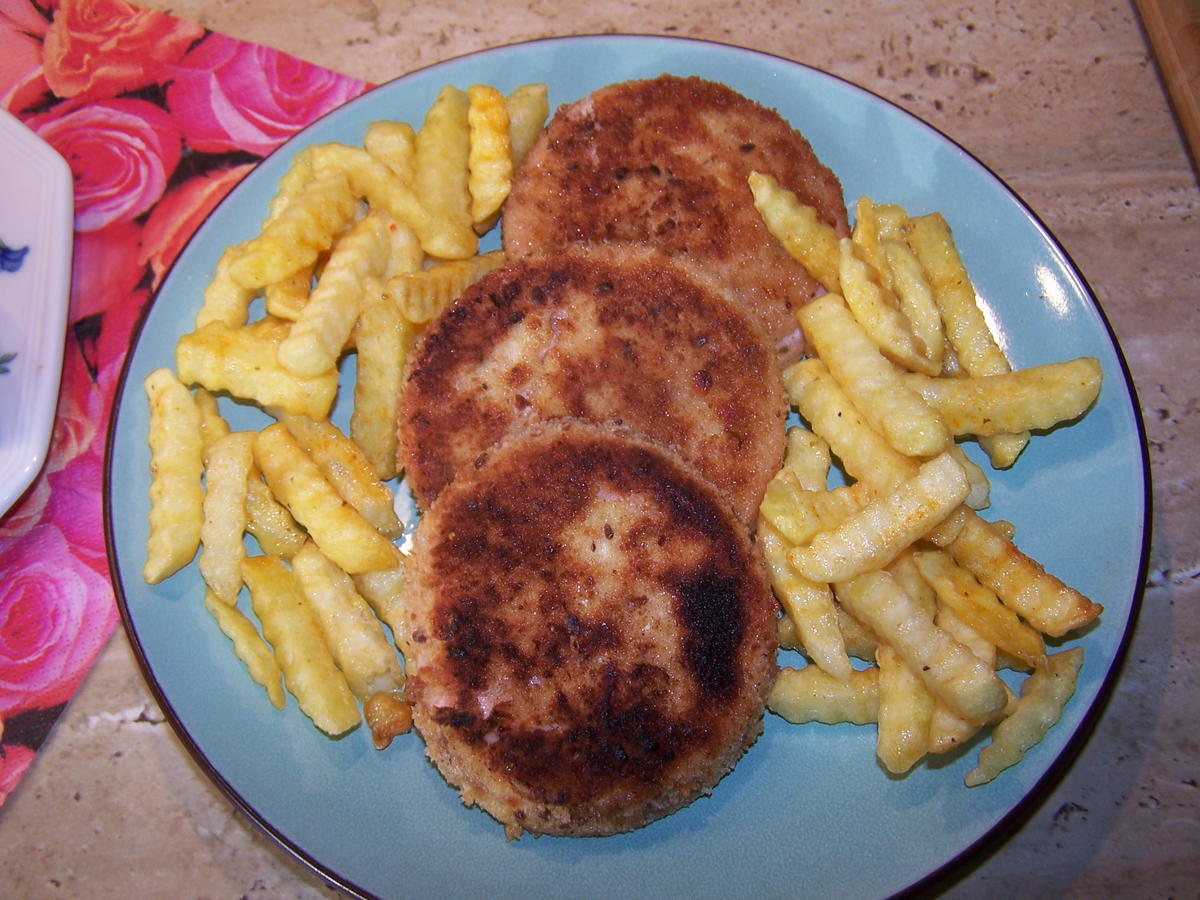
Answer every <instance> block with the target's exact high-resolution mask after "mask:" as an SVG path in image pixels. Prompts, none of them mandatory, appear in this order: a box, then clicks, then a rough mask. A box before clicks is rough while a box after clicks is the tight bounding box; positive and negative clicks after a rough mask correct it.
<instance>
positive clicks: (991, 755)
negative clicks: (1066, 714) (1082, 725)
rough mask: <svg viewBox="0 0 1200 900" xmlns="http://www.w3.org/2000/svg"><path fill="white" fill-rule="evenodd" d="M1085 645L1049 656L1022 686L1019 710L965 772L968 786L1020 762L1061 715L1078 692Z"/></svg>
mask: <svg viewBox="0 0 1200 900" xmlns="http://www.w3.org/2000/svg"><path fill="white" fill-rule="evenodd" d="M1082 665H1083V648H1082V647H1073V648H1071V649H1070V650H1064V651H1062V652H1060V653H1055V654H1053V655H1052V656H1050V657H1048V659H1047V665H1046V667H1045V668H1044V669H1037V670H1035V671H1034V673H1033V674H1032V675H1030V676H1029V677H1028V678H1027V679H1025V682H1024V683H1023V684H1022V685H1021V698H1020V699H1019V700H1018V701H1017V704H1016V709H1015V710H1014V711H1013V713H1012V714H1011V715H1010V716H1008V717H1007V718H1006V719H1004V721H1002V722H1001V723H1000V724H999V725H997V726H996V728H995V730H994V731H993V732H992V742H991V743H990V744H988V745H987V746H986V747H984V748H983V749H982V750H980V751H979V763H978V765H977V766H976V767H975V768H974V769H972V770H971V771H970V772H968V773H967V774H966V777H965V778H964V781H965V782H966V785H967V787H977V786H979V785H981V784H986V783H987V782H989V781H991V780H992V779H993V778H995V777H996V776H997V775H999V774H1000V773H1001V772H1002V771H1004V770H1005V769H1007V768H1008V767H1009V766H1013V765H1016V764H1017V763H1018V762H1020V761H1021V758H1022V757H1023V756H1024V755H1025V752H1026V751H1027V750H1029V748H1030V747H1033V746H1034V745H1035V744H1037V743H1038V742H1039V741H1040V740H1041V739H1042V738H1044V737H1045V736H1046V733H1047V732H1048V731H1049V730H1050V729H1051V728H1052V727H1053V726H1054V724H1055V723H1056V722H1057V721H1058V720H1059V719H1060V718H1061V717H1062V711H1063V708H1064V707H1065V706H1066V705H1067V701H1068V700H1070V699H1071V696H1072V695H1073V694H1074V693H1075V683H1076V680H1077V679H1078V677H1079V669H1080V667H1081V666H1082Z"/></svg>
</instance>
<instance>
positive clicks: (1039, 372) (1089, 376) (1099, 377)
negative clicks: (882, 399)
mask: <svg viewBox="0 0 1200 900" xmlns="http://www.w3.org/2000/svg"><path fill="white" fill-rule="evenodd" d="M1103 378H1104V375H1103V373H1102V371H1101V369H1100V361H1099V360H1097V359H1094V358H1092V357H1090V356H1084V357H1080V358H1078V359H1073V360H1070V361H1068V362H1059V363H1048V364H1046V365H1041V366H1032V367H1030V368H1027V369H1018V370H1017V371H1015V372H1005V373H1003V374H999V375H982V376H979V377H970V376H968V377H966V378H927V377H925V376H923V375H917V374H912V373H910V374H908V375H906V376H905V378H904V381H905V384H906V385H908V387H909V388H911V389H912V390H914V391H916V392H917V393H919V394H920V395H921V396H922V397H924V398H925V401H926V402H927V403H929V405H930V406H932V407H933V408H934V409H936V410H937V411H938V413H939V414H940V415H941V417H942V420H943V421H944V422H945V423H946V425H947V427H948V428H950V430H951V431H953V432H954V433H955V434H956V435H975V436H977V437H987V436H993V435H998V434H1004V433H1012V432H1018V431H1029V430H1032V429H1045V428H1053V427H1054V426H1055V425H1057V424H1059V423H1060V422H1065V421H1068V420H1070V419H1074V418H1076V417H1078V416H1081V415H1083V413H1084V412H1086V411H1087V409H1088V407H1090V406H1091V405H1092V403H1094V402H1095V400H1096V397H1097V396H1098V395H1099V394H1100V385H1101V383H1102V381H1103Z"/></svg>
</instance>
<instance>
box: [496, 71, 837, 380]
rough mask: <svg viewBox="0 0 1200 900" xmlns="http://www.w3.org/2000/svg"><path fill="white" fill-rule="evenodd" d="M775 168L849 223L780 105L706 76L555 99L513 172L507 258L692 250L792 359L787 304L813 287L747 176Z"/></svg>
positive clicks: (827, 214)
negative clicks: (591, 249) (561, 250)
mask: <svg viewBox="0 0 1200 900" xmlns="http://www.w3.org/2000/svg"><path fill="white" fill-rule="evenodd" d="M753 171H759V172H765V173H769V174H770V175H772V176H773V177H774V178H775V179H776V180H777V181H778V182H779V183H780V184H781V185H783V186H784V187H785V188H787V189H788V190H791V191H794V192H795V193H796V194H797V196H798V197H799V198H800V199H801V200H802V201H803V202H804V203H807V204H809V205H811V206H812V207H814V208H815V209H816V210H817V217H818V218H819V220H820V221H822V222H824V223H826V224H827V225H829V226H830V227H832V228H833V229H834V231H835V233H837V234H838V235H839V236H843V237H844V236H847V235H848V234H849V230H848V225H847V220H846V209H845V204H844V203H843V201H842V190H841V186H840V184H839V183H838V180H837V178H836V177H835V175H834V174H833V172H831V171H830V170H829V169H828V168H827V167H826V166H825V165H824V164H823V163H822V162H821V161H820V160H818V159H817V157H816V155H815V154H814V153H813V150H812V147H811V146H810V145H809V143H808V141H807V140H806V139H805V138H804V137H803V135H801V134H800V133H799V132H798V131H796V130H795V128H793V127H792V125H790V124H789V123H788V122H786V121H785V120H784V119H783V117H782V116H780V115H779V114H778V113H776V112H775V111H773V110H769V109H767V108H765V107H763V106H760V105H759V104H757V103H755V102H754V101H752V100H750V99H748V98H746V97H744V96H742V95H741V94H739V93H737V92H736V91H734V90H732V89H730V88H728V87H726V86H724V85H721V84H717V83H715V82H712V81H706V80H703V79H700V78H695V77H692V78H680V77H676V76H672V75H662V76H660V77H658V78H652V79H646V80H640V81H627V82H622V83H620V84H614V85H610V86H608V87H604V88H601V89H600V90H598V91H595V92H594V93H592V94H590V95H589V96H587V97H585V98H583V99H582V100H579V101H577V102H575V103H572V104H570V105H567V106H564V107H562V108H561V109H559V110H558V111H557V112H556V113H555V115H554V117H553V119H552V120H551V122H550V124H549V126H548V127H547V128H546V130H545V132H544V133H543V134H542V135H541V137H539V138H538V140H537V142H536V143H535V144H534V146H533V148H532V149H531V150H530V151H529V154H528V156H526V158H525V161H524V163H523V164H522V165H521V167H520V168H519V169H518V170H517V173H516V175H515V176H514V178H513V186H512V191H511V193H510V195H509V199H508V202H507V203H506V205H505V208H504V215H503V222H502V226H501V227H502V229H503V235H504V249H505V250H506V251H507V253H508V254H509V256H510V257H511V258H521V257H524V256H528V255H544V254H545V253H546V252H547V250H548V248H552V247H554V246H556V245H560V244H563V243H564V242H574V241H592V242H594V241H603V242H609V241H628V242H634V243H639V244H650V245H653V246H655V247H657V248H659V249H661V250H664V251H666V252H668V253H672V254H680V255H686V256H687V257H689V258H690V259H691V260H692V261H693V262H694V263H696V264H698V265H704V266H707V267H709V268H710V269H711V270H712V271H714V272H715V273H717V274H718V275H720V276H721V277H722V278H724V279H725V280H727V281H728V282H729V283H730V285H731V286H732V287H733V289H734V291H735V292H736V293H737V294H738V296H740V297H741V298H742V302H743V303H745V305H746V308H747V310H748V311H749V312H750V313H751V314H752V315H753V316H755V317H757V318H758V319H759V320H760V321H761V322H762V325H763V328H764V330H765V331H766V333H767V336H768V339H769V340H770V341H771V342H772V344H774V345H775V346H776V347H777V348H778V349H779V351H780V353H781V354H783V358H784V360H785V361H786V360H791V359H794V358H795V357H796V356H797V355H798V354H799V352H800V350H801V335H800V333H799V329H798V328H797V326H796V321H795V318H794V317H793V313H794V311H795V310H796V309H797V308H799V307H800V306H802V305H804V304H805V303H806V302H808V301H809V300H810V299H812V297H813V296H815V295H816V293H817V292H818V290H819V289H820V286H819V284H818V283H817V281H816V280H815V279H814V278H813V277H812V276H811V275H810V274H809V273H808V272H807V270H806V269H805V268H804V266H803V265H801V264H800V263H799V262H797V261H796V260H794V259H793V258H792V257H791V256H789V255H788V254H787V253H786V252H785V251H784V248H783V247H781V246H780V245H779V243H778V242H777V241H775V240H774V239H772V237H771V234H770V232H769V231H768V229H767V227H766V226H765V225H764V224H763V221H762V219H761V218H760V217H759V215H758V212H757V211H756V210H755V208H754V200H753V197H752V195H751V193H750V190H749V189H748V186H747V177H748V176H749V175H750V173H751V172H753Z"/></svg>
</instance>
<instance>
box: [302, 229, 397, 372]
mask: <svg viewBox="0 0 1200 900" xmlns="http://www.w3.org/2000/svg"><path fill="white" fill-rule="evenodd" d="M389 250H390V234H389V232H388V223H387V221H386V219H385V218H384V217H383V216H381V215H378V214H375V213H371V214H370V215H368V216H366V217H365V218H363V219H362V220H360V221H359V222H357V223H356V224H355V225H354V226H353V227H352V228H351V229H350V230H349V231H348V232H347V233H346V234H345V235H344V236H343V237H342V238H341V239H339V240H338V242H337V244H336V245H335V246H334V248H333V251H332V252H331V253H330V255H329V262H328V263H327V264H326V265H325V268H324V270H323V271H322V272H321V277H320V279H319V280H318V281H317V285H316V287H314V288H313V291H312V295H311V296H310V297H309V298H308V302H307V303H305V304H304V307H303V308H302V309H301V310H300V313H299V315H298V316H297V318H296V321H295V323H294V324H293V325H292V327H291V330H290V331H289V332H288V336H287V337H286V338H284V339H283V341H281V342H280V344H279V362H280V363H281V364H282V365H283V367H284V368H285V369H287V370H288V372H290V373H291V374H292V375H295V376H296V377H297V378H312V377H314V376H317V375H320V374H322V373H323V372H328V371H329V370H330V369H331V368H334V367H335V366H336V365H337V360H338V357H339V356H340V355H341V352H342V349H343V348H344V347H345V346H346V341H347V340H348V339H349V337H350V332H351V331H352V330H353V328H354V323H355V322H356V321H358V311H359V308H360V307H361V305H362V295H363V288H364V283H365V282H366V280H367V279H369V278H379V277H381V276H382V275H383V273H384V271H385V269H386V268H387V260H388V251H389Z"/></svg>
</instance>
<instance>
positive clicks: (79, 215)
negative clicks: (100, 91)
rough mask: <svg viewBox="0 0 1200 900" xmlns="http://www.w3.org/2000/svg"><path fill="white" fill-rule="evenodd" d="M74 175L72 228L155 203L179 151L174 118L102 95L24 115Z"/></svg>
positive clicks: (136, 212)
mask: <svg viewBox="0 0 1200 900" xmlns="http://www.w3.org/2000/svg"><path fill="white" fill-rule="evenodd" d="M28 124H29V126H30V127H31V128H33V130H34V131H35V132H37V134H38V136H39V137H41V138H42V140H44V141H46V143H48V144H49V145H50V146H52V147H53V148H54V149H55V150H57V151H58V152H59V154H61V155H62V157H63V158H64V159H65V160H66V161H67V162H68V163H69V164H70V166H71V171H72V173H73V174H74V176H75V229H76V230H77V231H96V230H98V229H100V228H103V227H104V226H105V225H109V224H111V223H113V222H128V221H131V220H133V219H136V218H137V217H138V216H140V215H141V214H142V213H144V212H146V211H147V210H148V209H149V208H150V207H151V206H153V205H154V204H155V203H156V202H157V201H158V200H159V198H160V197H162V195H163V191H165V190H166V186H167V179H168V178H169V177H170V176H171V173H172V172H174V171H175V166H176V165H178V163H179V158H180V155H181V153H182V139H181V137H180V134H179V129H178V127H177V126H176V125H175V122H174V121H173V120H172V118H171V117H170V116H169V115H168V114H167V113H166V111H165V110H163V109H162V108H161V107H158V106H155V105H154V104H153V103H149V102H147V101H145V100H126V99H115V100H101V101H98V102H96V103H92V104H88V105H85V106H79V107H77V108H75V109H73V110H72V111H70V112H68V113H66V114H65V115H61V116H57V115H55V114H53V113H47V114H46V115H44V116H35V117H34V118H32V119H30V120H28Z"/></svg>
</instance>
